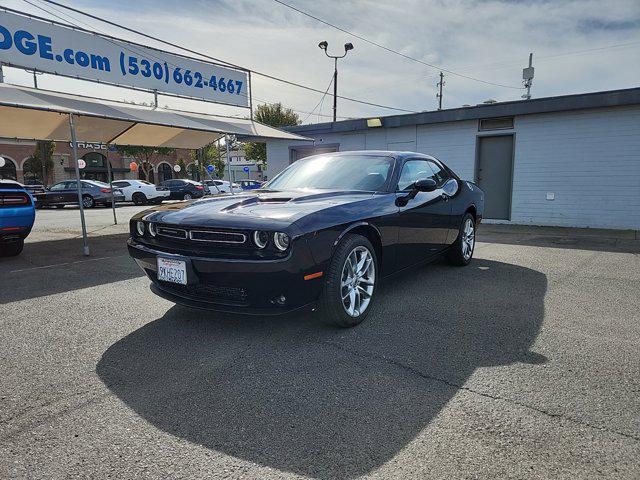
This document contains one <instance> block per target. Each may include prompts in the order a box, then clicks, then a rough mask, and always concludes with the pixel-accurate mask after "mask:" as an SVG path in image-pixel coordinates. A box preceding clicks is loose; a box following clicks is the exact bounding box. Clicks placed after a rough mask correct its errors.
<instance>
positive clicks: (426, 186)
mask: <svg viewBox="0 0 640 480" xmlns="http://www.w3.org/2000/svg"><path fill="white" fill-rule="evenodd" d="M436 188H437V183H436V181H435V180H434V179H432V178H425V179H422V180H417V181H416V182H415V183H414V184H413V186H412V188H411V190H410V191H409V193H407V194H406V195H405V196H404V197H399V198H397V199H396V205H398V206H399V207H404V206H406V205H407V203H409V200H412V199H414V198H415V197H416V195H418V192H433V191H434V190H435V189H436Z"/></svg>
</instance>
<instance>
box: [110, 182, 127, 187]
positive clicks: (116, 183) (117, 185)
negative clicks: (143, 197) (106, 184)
mask: <svg viewBox="0 0 640 480" xmlns="http://www.w3.org/2000/svg"><path fill="white" fill-rule="evenodd" d="M111 184H112V185H113V186H114V187H120V188H125V187H130V186H131V184H130V183H129V182H111Z"/></svg>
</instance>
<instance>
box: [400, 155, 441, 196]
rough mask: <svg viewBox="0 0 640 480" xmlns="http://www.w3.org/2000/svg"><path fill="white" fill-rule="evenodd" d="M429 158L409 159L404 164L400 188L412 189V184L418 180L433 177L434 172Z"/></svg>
mask: <svg viewBox="0 0 640 480" xmlns="http://www.w3.org/2000/svg"><path fill="white" fill-rule="evenodd" d="M430 163H431V162H429V161H427V160H408V161H406V162H405V163H404V165H403V166H402V173H401V174H400V179H399V180H398V190H411V186H412V185H413V184H414V183H415V182H416V181H418V180H424V179H425V178H433V177H434V173H433V170H432V169H431V167H430V166H429V164H430Z"/></svg>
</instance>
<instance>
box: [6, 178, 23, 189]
mask: <svg viewBox="0 0 640 480" xmlns="http://www.w3.org/2000/svg"><path fill="white" fill-rule="evenodd" d="M0 188H5V189H9V188H10V189H12V190H24V189H25V188H24V185H22V184H21V183H20V182H16V181H15V180H11V179H9V178H2V179H0Z"/></svg>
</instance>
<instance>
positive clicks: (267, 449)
mask: <svg viewBox="0 0 640 480" xmlns="http://www.w3.org/2000/svg"><path fill="white" fill-rule="evenodd" d="M546 289H547V281H546V277H545V276H544V275H543V274H541V273H540V272H537V271H533V270H530V269H527V268H523V267H519V266H515V265H509V264H505V263H500V262H494V261H487V260H474V261H473V262H472V264H471V265H470V266H469V267H467V268H452V267H448V266H445V265H442V264H435V265H430V266H427V267H425V268H421V269H419V270H415V271H413V272H411V273H409V274H408V275H405V276H404V277H400V278H398V279H395V280H394V281H393V283H391V284H390V285H387V286H386V287H385V288H384V289H382V290H381V291H380V294H381V295H380V298H379V303H378V305H376V307H375V310H374V311H372V313H371V315H370V316H369V318H368V320H367V321H366V322H365V323H363V324H362V325H360V326H359V327H357V328H354V329H350V330H340V329H333V328H330V327H325V326H323V325H322V323H320V321H319V319H318V318H315V317H313V316H307V317H293V318H291V317H289V318H275V319H274V318H244V317H232V316H226V315H216V314H208V313H206V312H200V311H195V310H189V309H186V308H182V307H178V306H176V307H173V308H171V309H170V310H169V311H167V313H166V314H165V315H164V316H163V317H162V318H160V319H158V320H156V321H153V322H151V323H149V324H147V325H145V326H144V327H142V328H141V329H139V330H137V331H135V332H133V333H131V334H130V335H128V336H127V337H125V338H123V339H121V340H120V341H118V342H117V343H115V344H114V345H112V346H111V347H110V348H109V349H108V350H107V351H106V352H105V353H104V354H103V356H102V358H101V360H100V361H99V363H98V365H97V367H96V371H97V373H98V375H99V376H100V378H101V379H102V381H103V382H104V383H105V384H106V386H107V387H108V388H109V389H110V390H111V391H113V392H114V393H115V394H116V395H117V396H118V397H119V398H120V399H121V400H122V401H123V402H125V404H126V405H128V406H129V407H130V408H132V409H133V410H134V411H136V412H137V413H138V414H139V415H140V416H142V417H143V418H144V419H145V420H147V421H148V422H150V423H151V424H153V425H154V426H156V427H157V428H160V429H162V430H164V431H166V432H169V433H171V434H172V435H176V436H178V437H182V438H184V439H186V440H188V441H191V442H194V443H197V444H201V445H203V446H205V447H207V448H210V449H214V450H217V451H220V452H224V453H225V454H229V455H232V456H235V457H238V458H241V459H245V460H248V461H251V462H257V463H259V464H263V465H266V466H269V467H272V468H276V469H279V470H283V471H288V472H294V473H297V474H302V475H308V476H312V477H316V478H353V477H357V476H359V475H363V474H366V473H367V472H370V471H372V470H374V469H376V468H377V467H379V466H381V465H382V464H384V463H385V462H387V461H388V460H390V459H391V458H392V457H394V456H395V455H396V454H398V452H399V451H400V450H401V449H403V448H404V447H405V446H406V445H407V444H408V443H409V442H411V440H412V439H413V438H414V437H415V436H416V435H417V434H418V433H419V432H420V431H421V430H422V429H423V428H424V427H425V426H426V425H427V424H429V422H430V421H431V420H432V419H433V418H434V417H435V416H436V415H438V413H439V412H440V411H441V410H442V409H443V408H444V407H445V406H446V405H447V403H448V402H449V400H451V398H452V397H453V396H454V395H455V394H456V392H457V390H458V388H459V387H460V386H462V385H463V384H464V382H465V381H466V380H467V379H468V378H469V377H470V375H471V374H472V373H473V372H474V370H475V369H476V368H478V367H487V366H497V365H505V364H511V363H514V362H526V363H542V362H544V361H546V359H545V357H543V356H541V355H538V354H536V353H533V352H530V351H529V348H530V346H531V345H532V343H533V342H534V340H535V338H536V336H537V334H538V331H539V329H540V326H541V324H542V321H543V317H544V304H543V302H544V296H545V292H546Z"/></svg>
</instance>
